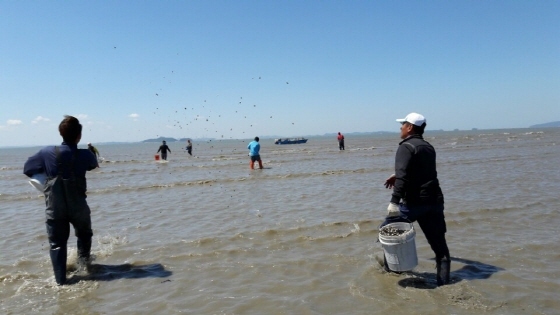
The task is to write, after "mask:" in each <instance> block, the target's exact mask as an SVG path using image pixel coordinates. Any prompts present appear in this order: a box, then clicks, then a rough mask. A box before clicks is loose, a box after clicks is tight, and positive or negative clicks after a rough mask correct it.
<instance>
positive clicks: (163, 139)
mask: <svg viewBox="0 0 560 315" xmlns="http://www.w3.org/2000/svg"><path fill="white" fill-rule="evenodd" d="M187 140H193V139H192V138H181V139H175V138H170V137H159V138H155V139H146V140H142V141H140V142H162V141H165V142H177V141H179V142H186V141H187ZM197 140H198V141H208V140H210V141H212V140H214V138H197Z"/></svg>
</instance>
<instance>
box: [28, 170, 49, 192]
mask: <svg viewBox="0 0 560 315" xmlns="http://www.w3.org/2000/svg"><path fill="white" fill-rule="evenodd" d="M46 182H47V174H45V173H40V174H35V175H33V176H31V179H30V180H29V183H30V184H31V186H33V187H35V189H37V190H38V191H40V192H43V191H44V190H45V183H46Z"/></svg>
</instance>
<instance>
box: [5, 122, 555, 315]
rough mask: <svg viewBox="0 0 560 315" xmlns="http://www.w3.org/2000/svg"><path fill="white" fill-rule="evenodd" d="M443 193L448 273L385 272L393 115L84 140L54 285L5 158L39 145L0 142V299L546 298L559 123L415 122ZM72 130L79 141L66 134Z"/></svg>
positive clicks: (261, 305) (380, 308)
mask: <svg viewBox="0 0 560 315" xmlns="http://www.w3.org/2000/svg"><path fill="white" fill-rule="evenodd" d="M425 136H426V139H427V140H428V141H429V142H430V143H432V144H433V145H434V146H435V148H436V151H437V153H438V173H439V178H440V181H441V184H442V189H443V192H444V194H445V200H446V204H445V207H446V219H447V225H448V233H447V240H448V245H449V248H450V251H451V255H452V257H453V260H452V272H451V276H452V284H451V285H448V286H443V287H437V286H436V285H435V262H434V260H433V256H434V255H433V252H432V251H431V249H430V247H429V245H428V244H427V242H426V240H425V238H424V235H423V233H422V232H421V230H420V228H419V227H418V225H417V224H415V227H416V229H417V233H416V246H417V251H418V261H419V264H418V266H417V267H416V268H415V269H414V270H413V271H412V272H407V273H403V274H398V275H397V274H388V273H386V272H384V271H383V270H382V268H381V267H380V265H379V263H378V260H379V258H380V257H381V255H382V252H383V250H382V247H381V244H380V243H378V242H377V236H378V228H377V227H378V226H379V224H380V223H381V222H382V220H383V216H384V214H385V209H386V207H387V203H388V201H389V200H390V193H391V192H390V190H386V189H385V187H384V186H383V182H384V180H385V179H386V178H387V177H388V176H389V175H390V174H391V173H392V172H393V163H394V154H395V151H396V148H397V146H398V142H399V138H398V134H396V133H388V134H375V135H360V136H347V137H346V150H345V151H339V150H338V145H337V142H336V139H335V138H331V137H312V138H310V139H309V141H308V143H307V144H299V145H280V146H279V145H274V144H273V139H261V147H262V149H261V156H262V158H263V162H264V166H265V169H264V170H249V159H248V156H247V150H246V146H247V143H248V140H226V141H207V142H200V141H199V142H197V141H195V142H194V148H193V154H194V156H193V157H190V156H188V155H187V153H186V151H185V149H184V147H185V143H179V142H175V143H169V145H170V147H171V150H172V153H171V154H169V156H168V158H169V161H168V162H167V163H166V162H161V161H160V162H157V161H155V160H154V154H155V151H157V148H158V146H159V144H155V143H131V144H118V145H117V144H111V145H98V149H99V150H100V152H101V155H102V156H103V157H104V158H105V162H104V163H102V164H101V168H99V169H96V170H94V171H91V172H89V173H88V202H89V205H90V208H91V210H92V222H93V230H94V242H93V248H92V252H93V255H94V256H95V261H94V262H93V264H92V266H91V268H90V269H89V271H86V270H77V268H76V263H75V261H76V247H75V243H76V238H75V237H74V235H71V236H70V240H69V246H70V255H69V259H68V266H69V273H68V278H69V279H70V283H71V284H70V285H67V286H62V287H58V286H56V285H55V282H54V278H53V275H52V269H51V265H50V261H49V257H48V242H47V237H46V231H45V226H44V221H45V220H44V198H43V197H42V196H41V194H40V193H39V192H37V191H36V190H34V188H32V187H31V186H30V185H29V184H28V183H27V180H26V177H25V176H24V175H23V174H22V168H23V163H24V162H25V160H26V159H27V157H28V156H30V155H31V154H33V153H35V152H36V151H37V150H38V149H39V148H2V149H0V203H1V205H2V206H1V209H0V213H1V217H2V222H3V224H2V225H3V226H2V229H0V246H1V248H2V253H1V254H0V313H3V314H473V313H482V314H557V313H558V310H559V309H560V302H559V301H558V299H557V295H558V292H559V291H560V277H559V275H560V265H559V264H558V261H559V260H560V254H559V253H558V251H557V250H556V249H557V247H558V246H557V244H558V242H559V241H560V236H559V235H558V231H559V229H558V226H559V225H560V216H559V210H558V208H559V207H558V206H559V204H560V202H559V197H558V191H559V188H560V184H559V183H560V171H559V168H558V167H557V162H558V157H559V156H560V146H559V142H560V129H558V128H554V129H510V130H478V131H452V132H451V131H450V132H441V131H437V132H436V131H427V132H426V135H425ZM81 147H84V148H85V145H81Z"/></svg>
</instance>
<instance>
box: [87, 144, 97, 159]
mask: <svg viewBox="0 0 560 315" xmlns="http://www.w3.org/2000/svg"><path fill="white" fill-rule="evenodd" d="M87 148H88V150H90V151H91V153H93V155H95V157H96V158H98V157H99V150H97V148H96V147H94V146H93V145H92V144H91V142H88V144H87Z"/></svg>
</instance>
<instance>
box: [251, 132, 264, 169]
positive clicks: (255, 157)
mask: <svg viewBox="0 0 560 315" xmlns="http://www.w3.org/2000/svg"><path fill="white" fill-rule="evenodd" d="M247 149H249V156H250V157H251V163H250V164H249V165H250V166H251V169H252V170H254V169H255V162H259V168H260V169H261V170H262V169H263V165H262V161H261V156H260V154H259V151H260V150H261V145H260V144H259V137H255V140H253V141H251V142H250V143H249V145H248V146H247Z"/></svg>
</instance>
